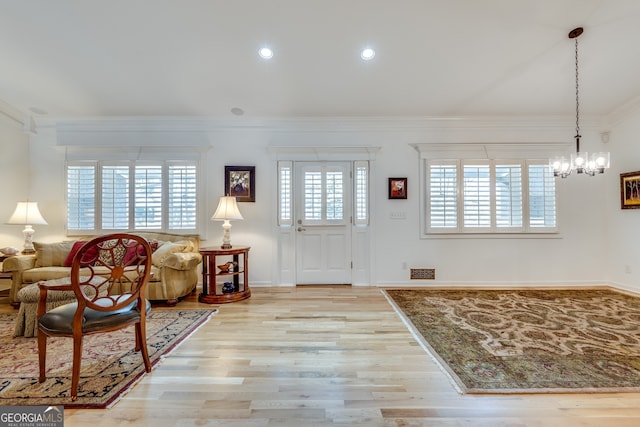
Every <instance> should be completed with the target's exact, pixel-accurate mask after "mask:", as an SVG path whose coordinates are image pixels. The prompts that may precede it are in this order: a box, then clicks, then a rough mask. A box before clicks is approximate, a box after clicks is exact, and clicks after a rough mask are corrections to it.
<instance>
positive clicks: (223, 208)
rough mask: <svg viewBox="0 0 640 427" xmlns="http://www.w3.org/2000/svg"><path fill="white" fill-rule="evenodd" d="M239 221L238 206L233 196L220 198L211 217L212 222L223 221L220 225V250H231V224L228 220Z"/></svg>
mask: <svg viewBox="0 0 640 427" xmlns="http://www.w3.org/2000/svg"><path fill="white" fill-rule="evenodd" d="M232 219H233V220H241V219H244V218H242V214H241V213H240V210H238V204H237V203H236V198H235V197H233V196H222V197H220V202H219V203H218V208H217V209H216V211H215V213H214V214H213V216H212V217H211V220H213V221H224V222H223V223H222V229H223V230H224V237H223V238H222V246H220V247H221V248H222V249H231V248H232V246H231V223H230V222H229V220H232Z"/></svg>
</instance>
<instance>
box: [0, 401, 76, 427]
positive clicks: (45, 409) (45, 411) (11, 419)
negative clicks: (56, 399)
mask: <svg viewBox="0 0 640 427" xmlns="http://www.w3.org/2000/svg"><path fill="white" fill-rule="evenodd" d="M0 427H64V406H0Z"/></svg>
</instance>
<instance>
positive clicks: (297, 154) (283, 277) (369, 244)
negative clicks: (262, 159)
mask: <svg viewBox="0 0 640 427" xmlns="http://www.w3.org/2000/svg"><path fill="white" fill-rule="evenodd" d="M379 151H380V147H374V146H356V147H349V146H344V147H290V146H289V147H270V148H269V153H270V154H271V159H272V161H273V165H274V167H273V169H272V170H273V171H274V173H275V175H274V178H273V183H274V184H273V188H274V194H273V197H272V198H271V200H272V212H275V213H276V214H275V215H274V217H275V220H274V221H273V233H272V237H273V239H272V242H273V253H274V255H275V256H274V257H272V260H273V272H274V274H273V280H272V286H295V285H296V282H297V281H296V265H295V251H296V238H295V233H296V231H295V225H297V224H293V221H292V222H291V224H279V223H278V214H277V212H278V208H279V206H278V204H279V197H278V185H277V183H278V162H280V161H285V162H296V161H324V160H326V161H335V162H340V161H348V162H354V161H368V162H369V222H368V224H367V225H366V226H351V233H352V234H351V254H352V255H351V258H352V260H353V268H352V275H351V279H352V280H351V283H352V285H353V286H371V285H373V284H375V283H376V279H375V269H374V268H373V266H374V265H376V264H375V253H374V251H373V250H372V248H373V247H375V244H374V240H375V222H376V221H375V218H374V216H375V210H374V209H373V206H375V200H376V196H375V195H376V194H377V191H376V185H375V183H376V179H374V177H375V176H376V174H375V165H376V162H375V159H376V156H377V153H378V152H379Z"/></svg>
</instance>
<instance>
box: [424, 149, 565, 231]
mask: <svg viewBox="0 0 640 427" xmlns="http://www.w3.org/2000/svg"><path fill="white" fill-rule="evenodd" d="M425 164H426V168H425V178H424V179H425V182H426V185H425V189H426V218H425V221H426V225H427V227H426V231H427V233H452V234H453V233H541V232H542V233H544V232H556V231H557V228H556V191H555V181H554V179H553V173H551V171H550V170H549V166H548V164H547V163H546V162H545V163H542V162H537V161H531V160H480V161H473V160H433V161H429V160H425Z"/></svg>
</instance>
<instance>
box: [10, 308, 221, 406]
mask: <svg viewBox="0 0 640 427" xmlns="http://www.w3.org/2000/svg"><path fill="white" fill-rule="evenodd" d="M215 312H216V310H215V309H211V310H162V309H156V308H153V309H152V310H151V312H150V315H149V317H148V318H147V344H148V350H149V357H150V359H151V364H152V366H155V365H156V364H157V363H158V362H159V361H160V360H161V358H162V357H164V356H165V355H167V354H168V353H169V352H170V351H171V350H172V349H173V348H175V347H176V346H177V345H178V344H179V343H180V342H182V341H183V340H184V339H185V338H187V337H188V336H189V335H191V334H192V333H193V332H194V331H195V330H196V329H197V328H198V327H199V326H201V325H203V324H204V323H205V322H206V321H207V320H208V319H209V318H210V317H211V316H212V315H213V314H214V313H215ZM15 316H16V315H15V314H13V313H0V348H1V349H2V355H1V356H0V406H8V405H12V406H13V405H64V406H65V407H66V408H107V407H110V406H112V405H113V404H114V403H115V402H117V401H118V400H119V398H120V397H121V396H122V395H123V394H125V393H126V392H127V391H128V390H129V389H130V388H131V387H133V385H135V384H136V382H138V381H139V380H140V379H141V378H142V377H143V375H144V374H145V371H144V364H143V361H142V355H141V354H140V353H139V352H136V351H135V350H134V343H135V338H134V328H133V327H129V328H126V329H123V330H120V331H115V332H109V333H106V334H98V335H90V336H87V337H85V339H84V344H83V355H82V369H81V372H80V385H79V387H78V399H77V400H76V401H75V402H72V401H71V398H70V397H68V396H69V388H70V385H71V366H72V351H73V345H72V341H73V340H72V339H71V338H49V339H48V340H47V380H46V381H45V382H43V383H42V384H40V383H38V344H37V338H24V337H16V338H13V337H12V334H13V323H14V319H15Z"/></svg>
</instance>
